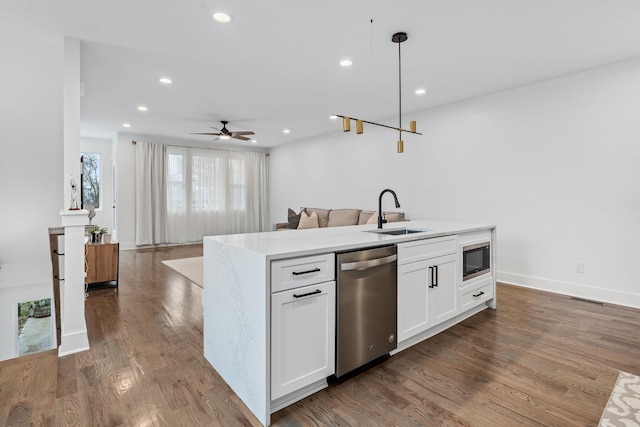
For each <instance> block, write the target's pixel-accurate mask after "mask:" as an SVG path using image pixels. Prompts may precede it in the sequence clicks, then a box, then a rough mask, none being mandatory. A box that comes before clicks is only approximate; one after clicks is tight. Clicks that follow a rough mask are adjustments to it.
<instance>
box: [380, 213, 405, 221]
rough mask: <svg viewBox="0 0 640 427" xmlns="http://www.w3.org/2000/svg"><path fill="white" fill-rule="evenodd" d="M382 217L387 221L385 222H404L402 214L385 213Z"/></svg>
mask: <svg viewBox="0 0 640 427" xmlns="http://www.w3.org/2000/svg"><path fill="white" fill-rule="evenodd" d="M384 217H385V218H386V219H387V222H402V221H404V213H402V212H385V214H384Z"/></svg>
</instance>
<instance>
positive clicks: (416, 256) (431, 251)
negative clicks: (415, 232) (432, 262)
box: [398, 235, 458, 265]
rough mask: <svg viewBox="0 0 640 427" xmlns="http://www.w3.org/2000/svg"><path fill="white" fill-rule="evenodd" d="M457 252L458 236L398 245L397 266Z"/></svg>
mask: <svg viewBox="0 0 640 427" xmlns="http://www.w3.org/2000/svg"><path fill="white" fill-rule="evenodd" d="M457 250H458V236H456V235H453V236H445V237H436V238H434V239H424V240H415V241H413V242H407V243H399V244H398V265H402V264H407V263H410V262H416V261H422V260H425V259H428V258H433V257H438V256H442V255H449V254H453V253H455V252H456V251H457Z"/></svg>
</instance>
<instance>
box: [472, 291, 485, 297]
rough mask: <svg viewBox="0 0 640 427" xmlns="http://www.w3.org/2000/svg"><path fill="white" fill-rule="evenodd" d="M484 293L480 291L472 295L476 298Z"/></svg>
mask: <svg viewBox="0 0 640 427" xmlns="http://www.w3.org/2000/svg"><path fill="white" fill-rule="evenodd" d="M482 295H484V291H482V292H480V293H479V294H475V295H473V297H474V298H478V297H479V296H482Z"/></svg>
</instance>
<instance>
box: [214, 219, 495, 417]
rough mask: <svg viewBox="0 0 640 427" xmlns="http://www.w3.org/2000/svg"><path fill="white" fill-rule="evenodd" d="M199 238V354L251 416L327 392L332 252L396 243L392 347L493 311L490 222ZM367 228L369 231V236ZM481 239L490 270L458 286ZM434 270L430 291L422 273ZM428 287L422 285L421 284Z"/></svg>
mask: <svg viewBox="0 0 640 427" xmlns="http://www.w3.org/2000/svg"><path fill="white" fill-rule="evenodd" d="M400 228H411V229H412V230H419V232H415V233H412V234H402V235H385V234H379V233H375V231H376V228H375V225H360V226H347V227H331V228H321V229H309V230H295V231H294V230H290V231H277V232H266V233H250V234H237V235H225V236H215V237H205V239H204V299H203V304H204V355H205V358H206V359H207V360H208V361H209V363H211V365H212V366H213V367H214V368H215V369H216V370H217V371H218V373H219V374H220V375H221V376H222V378H224V380H225V381H226V382H227V383H228V384H229V386H230V387H231V388H232V389H233V391H234V392H235V393H236V394H237V395H238V396H239V397H240V398H241V399H242V400H243V402H244V403H245V404H246V405H247V407H248V408H249V409H250V410H251V412H253V414H254V415H255V416H256V417H257V418H258V420H259V421H260V422H261V423H263V424H264V425H269V423H270V416H271V413H273V412H275V411H277V410H279V409H281V408H283V407H285V406H288V405H290V404H292V403H294V402H296V401H298V400H300V399H302V398H304V397H306V396H308V395H310V394H312V393H315V392H317V391H319V390H321V389H322V388H325V387H326V386H327V382H326V378H327V377H329V376H331V375H333V374H334V372H335V371H334V370H335V310H336V308H335V277H336V276H335V254H336V253H337V252H345V251H352V250H359V249H363V248H373V247H378V246H386V245H397V247H398V347H397V349H396V350H394V352H392V354H393V353H396V352H398V351H402V350H403V349H404V348H407V347H409V346H411V345H414V344H415V343H417V342H420V341H422V340H424V339H426V338H428V337H430V336H432V335H434V334H436V333H438V332H440V331H442V330H444V329H446V328H448V327H450V326H452V325H453V324H455V323H458V322H460V321H462V320H464V319H465V318H467V317H469V316H472V315H473V314H475V313H477V312H479V311H481V310H483V309H485V308H487V307H491V308H495V307H496V298H495V272H496V268H495V260H496V256H495V255H496V244H495V242H496V239H495V233H496V231H495V226H492V225H482V224H461V223H450V222H439V221H407V222H401V223H393V224H387V225H385V227H384V229H385V230H391V229H400ZM372 231H373V232H372ZM485 241H487V242H490V244H491V245H490V248H491V269H490V272H488V273H486V274H482V275H480V276H479V277H474V278H473V279H471V280H465V281H464V282H463V279H462V274H461V272H460V271H459V270H460V269H461V265H462V262H463V259H462V248H463V247H467V245H473V244H477V243H481V242H485ZM438 267H440V269H441V270H442V272H443V274H444V276H443V280H439V282H441V286H439V287H437V289H435V287H434V286H432V284H430V282H429V280H430V279H429V273H427V272H432V271H433V270H434V269H435V271H438ZM427 285H429V286H427Z"/></svg>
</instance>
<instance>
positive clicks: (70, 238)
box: [58, 210, 89, 356]
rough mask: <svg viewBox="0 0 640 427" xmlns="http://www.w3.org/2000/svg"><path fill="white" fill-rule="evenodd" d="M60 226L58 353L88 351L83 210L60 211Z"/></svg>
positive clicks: (59, 354)
mask: <svg viewBox="0 0 640 427" xmlns="http://www.w3.org/2000/svg"><path fill="white" fill-rule="evenodd" d="M60 216H61V217H62V226H63V227H64V281H63V282H62V283H61V285H62V286H61V287H60V323H61V334H60V336H61V339H60V347H59V348H58V356H66V355H68V354H73V353H78V352H80V351H85V350H89V337H88V335H87V324H86V321H85V317H84V293H85V290H84V275H85V271H84V230H85V225H86V224H88V222H89V216H88V212H87V211H86V210H73V211H72V210H63V211H60Z"/></svg>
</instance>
